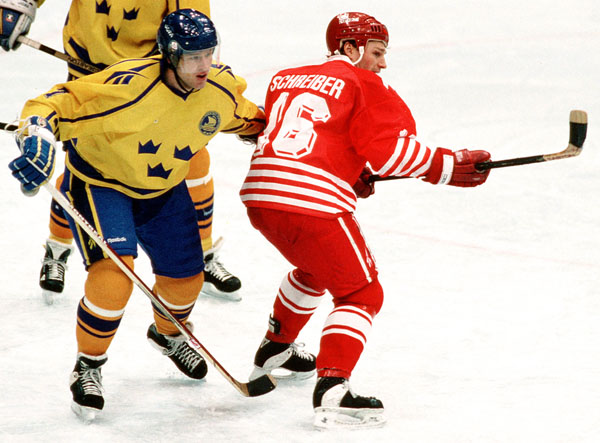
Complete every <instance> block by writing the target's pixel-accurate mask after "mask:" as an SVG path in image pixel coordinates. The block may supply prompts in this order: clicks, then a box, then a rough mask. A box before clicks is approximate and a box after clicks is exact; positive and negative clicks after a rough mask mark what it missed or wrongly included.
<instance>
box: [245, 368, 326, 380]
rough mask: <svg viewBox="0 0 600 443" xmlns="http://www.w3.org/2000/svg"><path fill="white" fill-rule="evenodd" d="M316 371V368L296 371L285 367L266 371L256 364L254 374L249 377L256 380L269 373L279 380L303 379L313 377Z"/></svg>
mask: <svg viewBox="0 0 600 443" xmlns="http://www.w3.org/2000/svg"><path fill="white" fill-rule="evenodd" d="M316 372H317V371H316V370H313V371H309V372H294V371H290V370H288V369H284V368H275V369H273V370H272V371H265V370H264V369H263V368H259V367H258V366H255V367H254V370H253V371H252V374H250V377H249V379H250V380H255V379H257V378H259V377H262V376H263V375H266V374H269V375H271V376H272V377H273V378H274V379H275V380H277V381H278V382H279V381H281V382H286V381H301V380H307V379H309V378H311V377H312V376H313V375H315V373H316Z"/></svg>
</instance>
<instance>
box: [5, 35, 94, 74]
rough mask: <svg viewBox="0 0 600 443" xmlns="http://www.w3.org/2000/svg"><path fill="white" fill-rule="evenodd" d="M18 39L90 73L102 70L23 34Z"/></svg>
mask: <svg viewBox="0 0 600 443" xmlns="http://www.w3.org/2000/svg"><path fill="white" fill-rule="evenodd" d="M17 41H18V42H19V43H23V44H24V45H27V46H29V47H31V48H34V49H38V50H40V51H42V52H45V53H46V54H50V55H52V56H54V57H56V58H59V59H61V60H64V61H66V62H67V63H71V64H72V65H75V66H77V67H79V68H81V69H84V70H86V71H88V72H89V73H90V74H93V73H94V72H98V71H100V69H98V68H97V67H96V66H94V65H90V64H89V63H86V62H84V61H83V60H79V59H78V58H75V57H71V56H70V55H69V54H65V53H64V52H60V51H57V50H56V49H52V48H50V47H48V46H46V45H43V44H41V43H40V42H36V41H35V40H31V39H30V38H27V37H25V36H23V35H20V36H18V37H17Z"/></svg>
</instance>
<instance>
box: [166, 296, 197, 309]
mask: <svg viewBox="0 0 600 443" xmlns="http://www.w3.org/2000/svg"><path fill="white" fill-rule="evenodd" d="M156 296H157V297H158V299H159V300H160V301H161V302H163V303H164V304H165V306H166V307H167V308H169V309H170V310H171V311H184V310H186V309H189V308H191V307H192V306H194V304H195V303H196V301H195V300H194V301H193V302H191V303H188V304H187V305H174V304H173V303H169V302H168V301H166V300H165V299H164V298H163V297H162V296H161V295H160V294H156Z"/></svg>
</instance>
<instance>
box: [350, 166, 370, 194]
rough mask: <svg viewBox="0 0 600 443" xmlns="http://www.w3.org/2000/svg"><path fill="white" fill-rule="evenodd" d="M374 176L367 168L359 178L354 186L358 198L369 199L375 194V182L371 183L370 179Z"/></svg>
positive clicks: (366, 167)
mask: <svg viewBox="0 0 600 443" xmlns="http://www.w3.org/2000/svg"><path fill="white" fill-rule="evenodd" d="M372 175H373V171H371V169H369V167H368V166H365V167H364V168H363V170H362V172H361V173H360V175H359V176H358V180H356V183H354V185H353V186H352V189H354V193H355V194H356V196H357V197H358V198H367V197H370V196H371V195H373V194H375V182H372V183H371V182H369V178H370V177H371V176H372Z"/></svg>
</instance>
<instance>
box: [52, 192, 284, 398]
mask: <svg viewBox="0 0 600 443" xmlns="http://www.w3.org/2000/svg"><path fill="white" fill-rule="evenodd" d="M43 186H44V188H46V190H47V191H48V192H49V193H50V195H52V197H53V198H54V200H56V202H57V203H58V204H59V205H60V206H61V207H62V208H63V209H64V210H65V211H66V212H67V213H68V214H69V215H70V216H71V217H73V219H74V220H75V222H76V223H77V224H78V225H79V226H80V227H81V228H82V229H83V230H84V231H85V232H86V233H87V234H88V235H89V236H90V237H91V239H92V240H94V241H95V242H96V244H97V245H98V246H100V248H101V249H102V250H103V251H104V252H105V253H106V255H108V257H109V258H110V259H111V260H113V261H114V262H115V263H116V265H117V266H118V267H119V268H120V269H121V271H123V273H124V274H125V275H126V276H127V277H129V278H130V279H131V281H132V282H133V283H134V284H135V285H136V286H137V287H138V288H140V289H141V290H142V292H143V293H144V294H146V296H147V297H148V298H149V299H150V300H151V301H152V303H153V304H154V305H155V306H156V307H157V308H158V309H159V310H160V312H161V313H162V314H163V315H164V316H165V317H167V318H168V319H169V320H170V321H171V322H172V323H173V324H174V325H175V326H176V327H177V329H178V330H179V332H181V334H183V336H184V337H185V338H186V339H187V340H188V341H189V343H190V344H191V345H192V346H193V347H194V349H196V350H197V351H198V352H199V353H200V354H201V355H202V356H203V357H204V358H205V359H206V360H207V361H208V362H210V363H211V364H212V365H213V366H214V367H215V368H216V369H217V371H219V372H220V373H221V375H222V376H223V377H224V378H225V379H226V380H227V381H228V382H229V383H231V384H232V385H233V387H235V388H236V389H237V390H238V391H239V393H240V394H242V395H243V396H245V397H257V396H259V395H263V394H266V393H268V392H270V391H272V390H273V389H275V386H276V385H277V382H276V381H275V379H274V378H273V377H272V376H271V375H269V374H265V375H263V376H261V377H259V378H257V379H255V380H251V381H249V382H248V383H242V382H240V381H238V380H236V379H235V378H233V377H232V376H231V375H230V374H229V372H227V370H225V368H224V367H223V366H222V365H221V364H220V363H219V362H218V361H217V360H216V359H215V358H214V357H213V356H212V354H211V353H210V352H209V351H208V350H207V349H206V348H205V347H204V346H203V345H202V344H201V343H200V342H199V341H198V340H197V339H196V337H194V335H193V334H192V331H190V330H189V328H188V327H187V326H186V325H185V324H183V323H182V322H181V321H180V320H179V319H177V318H176V317H175V316H174V315H173V313H171V311H170V310H169V308H168V307H167V306H166V305H165V304H164V303H163V302H162V301H161V300H160V299H159V298H158V297H157V296H156V294H154V292H153V291H152V289H150V288H149V287H148V286H147V285H146V284H145V283H144V282H143V281H142V279H140V278H139V277H138V276H137V274H136V273H135V272H134V271H133V270H132V269H131V268H130V267H129V265H128V264H127V263H125V262H124V261H123V259H122V258H121V257H120V256H119V255H118V254H117V253H116V252H115V250H114V249H113V248H111V247H110V245H109V244H108V243H107V242H106V241H105V240H104V239H103V238H102V236H100V234H98V232H96V230H95V229H94V227H93V226H92V225H90V224H89V222H88V221H87V220H86V219H85V218H84V217H83V215H81V214H80V213H79V211H77V209H75V208H74V207H73V205H72V204H71V202H69V200H67V198H66V197H65V196H64V195H63V194H62V193H61V192H60V191H59V190H58V189H56V188H55V187H54V186H53V185H52V184H50V183H48V182H47V183H46V184H44V185H43Z"/></svg>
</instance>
